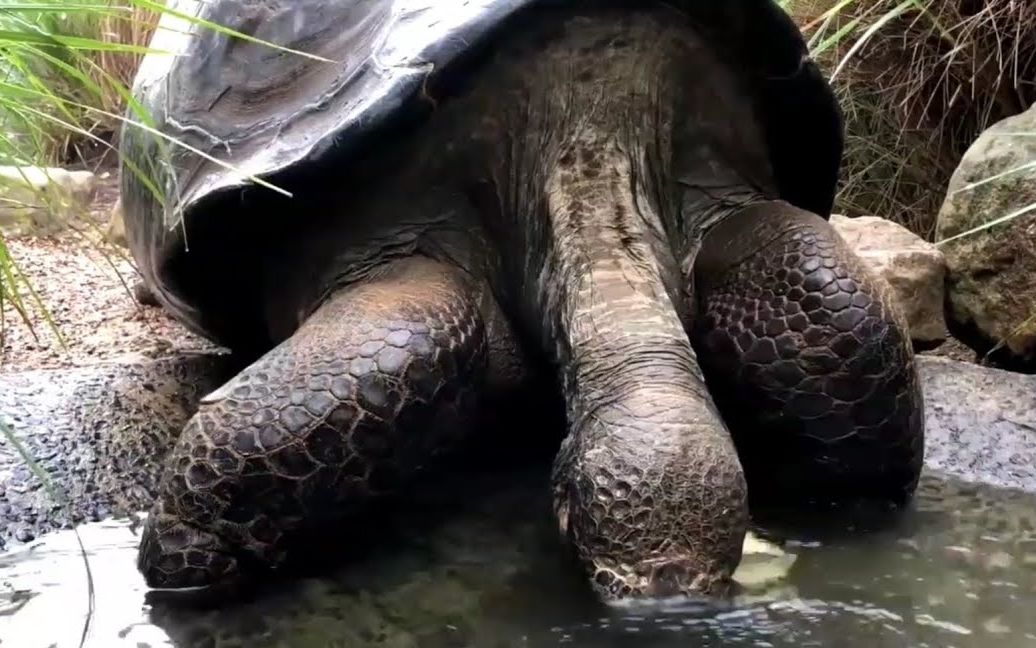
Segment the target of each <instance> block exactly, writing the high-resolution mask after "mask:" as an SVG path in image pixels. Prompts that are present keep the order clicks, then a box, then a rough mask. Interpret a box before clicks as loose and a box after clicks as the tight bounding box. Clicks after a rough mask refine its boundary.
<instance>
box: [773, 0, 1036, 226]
mask: <svg viewBox="0 0 1036 648" xmlns="http://www.w3.org/2000/svg"><path fill="white" fill-rule="evenodd" d="M781 4H782V6H784V7H785V9H786V10H787V11H788V12H789V13H791V15H792V16H794V17H795V18H796V20H797V22H798V23H799V24H800V25H801V26H802V27H803V31H804V32H805V33H806V35H807V36H808V37H809V41H810V47H811V50H812V52H813V54H814V56H815V58H817V60H818V61H820V62H821V64H822V65H824V66H825V67H826V68H827V70H828V72H829V74H830V75H831V77H832V81H833V84H834V86H835V89H836V92H837V93H838V97H839V101H840V103H841V105H842V108H843V110H844V112H845V115H846V155H845V166H844V172H843V183H842V186H841V190H840V192H839V198H838V206H837V208H838V210H839V211H841V212H842V213H845V214H847V215H850V216H855V215H877V216H883V217H885V218H890V219H892V220H895V221H897V222H900V223H902V224H904V225H906V226H907V227H908V228H910V229H911V230H913V231H915V232H917V233H918V234H920V235H921V236H922V237H924V238H926V239H929V240H932V239H934V235H935V225H936V217H937V215H938V212H939V208H940V206H941V205H942V202H943V199H944V197H945V195H946V188H947V185H948V183H949V178H950V176H951V175H952V174H953V171H954V170H955V169H956V167H957V165H958V164H959V162H960V160H961V157H962V156H963V154H964V152H965V151H966V150H967V148H968V147H969V146H970V145H971V144H972V143H973V142H974V141H975V140H976V139H977V138H978V136H979V135H980V134H981V133H982V132H983V131H984V130H985V129H986V128H988V127H989V126H991V125H992V124H994V123H995V122H997V121H1000V120H1001V119H1003V118H1005V117H1008V116H1011V115H1014V114H1017V113H1019V112H1022V111H1023V110H1025V109H1026V108H1027V107H1029V106H1030V105H1032V103H1033V102H1034V101H1036V3H1032V2H1017V1H1014V0H783V1H782V2H781ZM1028 135H1031V134H1028ZM1020 170H1022V169H1019V171H1020ZM1004 216H1010V215H1007V214H1005V215H1004ZM1014 217H1015V218H1016V217H1017V216H1014ZM1008 220H1010V219H1008ZM997 222H998V223H999V222H1004V221H1001V220H997ZM992 226H995V225H994V224H990V225H987V227H992ZM974 233H975V232H971V234H974Z"/></svg>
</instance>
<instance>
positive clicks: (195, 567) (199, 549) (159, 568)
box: [137, 512, 240, 590]
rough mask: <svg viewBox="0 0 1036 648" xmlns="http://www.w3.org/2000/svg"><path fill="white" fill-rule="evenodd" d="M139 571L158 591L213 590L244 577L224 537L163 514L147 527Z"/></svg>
mask: <svg viewBox="0 0 1036 648" xmlns="http://www.w3.org/2000/svg"><path fill="white" fill-rule="evenodd" d="M137 568H138V569H139V570H140V571H141V573H143V574H144V580H145V582H146V583H147V585H148V587H151V588H155V589H176V590H180V589H188V588H201V587H210V586H214V585H223V584H228V583H231V582H233V581H235V580H237V579H238V577H239V576H240V571H239V569H238V561H237V559H236V558H235V557H234V556H233V555H232V554H231V553H230V551H229V550H228V547H227V545H226V543H225V542H224V541H223V540H222V539H221V538H219V537H218V536H216V535H215V534H212V533H210V532H208V531H204V530H202V529H198V528H195V527H192V526H190V525H187V524H184V523H183V522H182V521H181V520H180V519H178V518H177V517H175V516H173V515H170V514H168V513H161V512H158V513H152V515H150V516H149V517H148V520H147V522H146V523H145V524H144V533H143V538H142V539H141V543H140V553H139V554H138V557H137Z"/></svg>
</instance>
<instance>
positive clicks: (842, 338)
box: [693, 201, 924, 504]
mask: <svg viewBox="0 0 1036 648" xmlns="http://www.w3.org/2000/svg"><path fill="white" fill-rule="evenodd" d="M760 243H765V245H763V246H762V247H760ZM695 278H696V279H697V285H696V289H697V294H698V299H699V300H700V308H701V312H702V313H703V314H704V316H703V317H701V318H699V319H698V322H697V326H696V327H695V330H694V336H693V337H694V340H695V342H696V346H697V348H698V349H699V351H700V353H701V358H702V364H703V368H704V370H705V374H706V376H707V377H708V379H709V381H710V385H711V387H712V391H713V393H714V394H717V396H718V400H719V406H720V410H721V411H722V412H723V415H724V418H725V420H726V421H727V423H728V425H730V427H731V431H732V432H733V435H734V440H735V442H736V443H737V447H738V455H739V456H740V458H741V462H742V464H743V465H744V466H745V471H746V474H747V478H748V481H749V486H750V489H751V492H752V494H753V500H754V501H757V502H764V501H767V500H769V501H771V502H773V501H777V502H783V503H788V502H793V501H794V502H799V503H801V504H805V503H807V501H808V500H813V501H814V503H818V504H830V503H832V502H838V501H844V500H846V499H857V498H873V499H880V500H888V501H891V502H894V503H903V502H904V501H905V500H906V499H908V498H909V497H910V495H911V494H912V493H913V491H914V489H915V487H916V486H917V480H918V477H919V475H920V472H921V466H922V463H923V460H924V421H923V420H922V414H923V412H922V407H923V399H922V394H921V387H920V382H919V380H918V377H917V374H916V372H915V370H914V368H913V361H912V350H911V347H910V340H909V337H908V336H907V335H906V334H905V331H906V326H905V324H904V321H903V318H902V315H901V314H900V313H899V311H898V309H897V308H896V307H895V306H894V304H893V303H892V301H891V298H890V291H889V289H888V287H887V286H886V285H884V284H883V283H882V282H880V281H879V280H878V279H877V278H876V277H875V276H874V275H873V274H872V273H871V272H870V271H869V270H867V269H866V268H865V267H864V266H863V264H862V263H861V262H860V261H859V259H857V258H856V257H855V255H854V254H853V253H852V252H851V251H850V250H849V249H848V248H847V247H846V244H845V242H844V241H843V240H842V239H841V237H839V236H838V233H837V232H835V230H834V228H832V227H831V225H830V224H829V223H827V222H826V221H824V220H822V219H821V218H819V217H817V216H816V215H815V214H810V213H808V212H804V211H802V210H800V209H796V208H794V207H792V206H791V205H788V204H787V203H782V202H779V201H777V202H767V203H761V204H757V205H753V206H751V207H749V208H747V209H745V210H743V211H742V212H739V213H737V214H735V215H734V216H732V217H731V218H729V219H728V220H727V221H725V222H724V223H722V224H721V225H719V226H717V227H716V228H715V229H714V230H713V231H712V232H710V234H709V235H708V236H707V237H706V239H705V242H704V245H703V247H702V252H701V254H700V255H699V256H698V259H697V262H696V265H695ZM747 403H750V404H751V407H746V404H747ZM753 484H754V485H755V487H754V488H752V485H753Z"/></svg>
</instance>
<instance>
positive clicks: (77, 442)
mask: <svg viewBox="0 0 1036 648" xmlns="http://www.w3.org/2000/svg"><path fill="white" fill-rule="evenodd" d="M228 367H229V360H228V359H227V358H226V357H224V356H220V355H216V354H191V355H183V356H176V357H169V358H163V359H158V360H148V359H141V360H140V361H139V362H135V363H106V364H97V365H91V366H85V367H75V368H66V369H53V370H38V371H27V372H21V373H14V374H8V375H0V423H3V424H4V425H5V427H6V428H7V429H8V430H9V431H10V432H12V433H13V434H14V436H15V437H16V438H17V439H18V441H19V445H20V446H21V450H24V451H25V452H26V453H27V454H28V455H29V456H31V457H32V458H33V459H34V461H35V463H36V466H37V467H38V468H39V469H40V470H42V471H44V472H45V473H46V474H47V475H48V476H49V480H50V482H51V484H52V486H53V487H55V488H56V489H58V490H59V491H60V492H62V493H64V494H65V495H66V496H67V497H68V500H69V503H70V507H69V509H70V511H65V510H63V508H62V506H61V505H60V503H59V501H58V500H57V499H56V498H55V496H54V493H52V492H49V491H48V489H47V487H46V486H45V484H44V482H43V481H41V480H40V479H39V478H38V475H37V474H35V473H34V471H33V469H32V468H30V466H29V464H28V463H27V462H26V461H25V460H24V459H23V457H22V453H21V451H20V449H19V448H18V447H16V446H15V445H14V444H12V443H11V439H10V438H8V437H7V436H6V435H2V434H0V548H2V547H3V546H4V545H5V544H7V543H10V542H11V541H15V542H26V541H29V540H32V539H34V538H35V537H37V536H38V535H40V534H41V533H43V532H46V531H48V530H51V529H55V528H61V527H64V526H68V522H69V515H68V513H69V512H70V513H71V519H72V521H74V522H76V523H79V522H84V521H91V520H93V521H96V520H100V519H103V518H106V517H109V516H111V515H116V514H120V513H121V514H123V515H125V514H127V513H130V512H133V511H137V510H140V509H146V508H148V507H149V506H150V501H151V499H152V493H153V491H154V484H155V481H156V479H157V476H158V475H159V471H160V468H161V459H162V458H163V457H164V456H165V454H166V453H167V452H168V450H169V447H170V446H171V445H172V443H173V442H174V441H175V439H176V437H177V435H179V433H180V429H181V428H182V427H183V425H184V424H185V423H186V422H187V419H188V418H189V417H190V415H191V414H192V413H193V412H194V410H195V409H196V407H197V401H198V399H200V398H201V397H202V396H203V395H205V394H206V393H208V392H209V391H212V390H213V389H215V388H216V387H217V386H218V385H219V384H220V382H221V381H222V379H223V378H224V377H225V376H226V375H228Z"/></svg>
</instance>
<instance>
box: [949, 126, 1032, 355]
mask: <svg viewBox="0 0 1036 648" xmlns="http://www.w3.org/2000/svg"><path fill="white" fill-rule="evenodd" d="M1033 132H1036V107H1034V108H1032V109H1030V110H1029V111H1028V112H1025V113H1022V114H1020V115H1016V116H1014V117H1010V118H1008V119H1005V120H1003V121H1001V122H999V123H997V124H996V125H994V126H993V127H992V128H990V129H989V130H987V131H986V132H985V133H983V134H982V136H981V137H979V139H978V140H977V141H976V142H975V143H974V144H973V145H972V146H971V148H970V149H969V150H968V152H967V153H966V154H965V155H964V159H963V160H962V162H961V164H960V166H959V167H958V168H957V171H956V172H955V173H954V175H953V178H952V179H951V181H950V186H949V191H948V194H947V197H946V200H945V202H944V203H943V206H942V209H941V211H940V212H939V221H938V225H937V229H936V239H937V241H939V242H940V243H939V244H940V247H941V249H942V250H943V252H944V253H945V255H946V260H947V264H948V282H947V291H948V295H947V296H948V306H949V308H948V310H949V313H950V318H951V325H953V326H954V327H955V330H954V333H955V334H956V335H957V336H958V337H961V338H962V339H964V341H966V342H968V343H969V344H971V345H973V346H975V347H976V348H978V349H979V350H983V351H984V350H987V349H988V348H991V347H993V346H997V345H1002V349H1003V350H1004V355H1005V356H1006V357H1008V358H1010V359H1012V360H1015V361H1021V362H1026V363H1031V362H1036V210H1030V211H1026V209H1027V208H1029V206H1032V205H1036V137H1031V136H1026V135H1025V134H1026V133H1028V134H1031V133H1033ZM976 183H982V184H978V185H977V186H973V185H976ZM1012 214H1021V215H1020V216H1018V217H1016V218H1013V219H1010V220H1006V221H1004V222H1000V223H999V224H996V225H993V226H992V227H990V228H988V229H985V230H983V231H981V232H977V233H969V232H971V231H972V230H974V229H975V228H978V227H980V226H983V225H986V224H989V223H993V222H996V221H998V219H1004V218H1005V217H1008V216H1010V215H1012ZM965 234H966V235H965ZM958 237H959V238H958Z"/></svg>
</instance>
